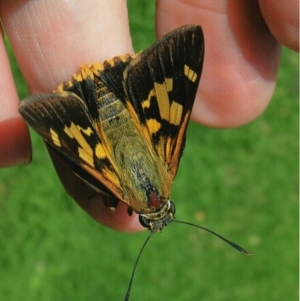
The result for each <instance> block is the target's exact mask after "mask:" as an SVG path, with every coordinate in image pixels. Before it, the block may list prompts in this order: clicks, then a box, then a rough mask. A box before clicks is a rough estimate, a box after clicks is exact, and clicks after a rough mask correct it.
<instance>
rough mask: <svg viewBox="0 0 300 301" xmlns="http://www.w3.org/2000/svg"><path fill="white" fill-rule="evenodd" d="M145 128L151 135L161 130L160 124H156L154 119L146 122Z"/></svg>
mask: <svg viewBox="0 0 300 301" xmlns="http://www.w3.org/2000/svg"><path fill="white" fill-rule="evenodd" d="M147 126H148V129H149V130H150V132H151V134H155V133H157V132H158V131H159V129H160V128H161V123H160V122H158V121H157V120H156V119H153V118H151V119H148V120H147Z"/></svg>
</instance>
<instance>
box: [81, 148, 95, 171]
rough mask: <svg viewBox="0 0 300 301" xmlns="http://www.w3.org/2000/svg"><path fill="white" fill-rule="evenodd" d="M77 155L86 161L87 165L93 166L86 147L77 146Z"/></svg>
mask: <svg viewBox="0 0 300 301" xmlns="http://www.w3.org/2000/svg"><path fill="white" fill-rule="evenodd" d="M78 155H79V157H80V158H81V159H82V160H83V161H84V162H86V163H87V164H88V165H90V166H92V167H94V160H93V157H92V156H91V154H89V153H87V152H86V149H84V148H81V147H78Z"/></svg>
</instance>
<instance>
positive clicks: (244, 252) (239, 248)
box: [173, 219, 252, 255]
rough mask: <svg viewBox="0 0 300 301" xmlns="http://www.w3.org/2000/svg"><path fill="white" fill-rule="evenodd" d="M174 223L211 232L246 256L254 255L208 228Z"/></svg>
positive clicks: (176, 221)
mask: <svg viewBox="0 0 300 301" xmlns="http://www.w3.org/2000/svg"><path fill="white" fill-rule="evenodd" d="M173 222H175V223H178V224H185V225H189V226H193V227H196V228H199V229H202V230H204V231H206V232H209V233H211V234H213V235H215V236H217V237H219V238H221V239H222V240H223V241H225V242H226V243H228V244H229V245H231V246H232V247H233V248H235V249H236V250H238V251H239V252H241V253H243V254H245V255H252V253H250V252H247V251H246V250H244V249H243V248H242V247H240V246H238V245H237V244H235V243H234V242H232V241H230V240H228V239H226V238H224V237H223V236H221V235H219V234H217V233H216V232H214V231H212V230H209V229H207V228H204V227H201V226H198V225H196V224H193V223H189V222H183V221H179V220H176V219H175V220H173Z"/></svg>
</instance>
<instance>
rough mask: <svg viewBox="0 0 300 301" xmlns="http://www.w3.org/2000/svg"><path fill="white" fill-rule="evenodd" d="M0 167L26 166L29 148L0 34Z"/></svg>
mask: <svg viewBox="0 0 300 301" xmlns="http://www.w3.org/2000/svg"><path fill="white" fill-rule="evenodd" d="M0 36H1V37H0V66H1V73H0V91H1V93H0V108H1V112H0V167H10V166H14V165H17V164H27V163H29V161H30V159H31V158H30V154H31V146H30V142H29V132H28V128H27V126H26V124H25V122H24V121H23V119H21V117H20V116H19V114H18V111H17V107H18V102H19V98H18V95H17V92H16V88H15V85H14V81H13V76H12V73H11V69H10V64H9V60H8V56H7V52H6V48H5V44H4V39H3V35H2V34H1V32H0Z"/></svg>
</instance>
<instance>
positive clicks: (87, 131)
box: [77, 125, 93, 136]
mask: <svg viewBox="0 0 300 301" xmlns="http://www.w3.org/2000/svg"><path fill="white" fill-rule="evenodd" d="M77 129H78V130H79V131H81V132H83V133H85V134H86V135H87V136H91V134H92V133H93V131H92V129H91V128H90V127H88V128H87V129H83V128H82V127H80V126H79V125H77Z"/></svg>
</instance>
